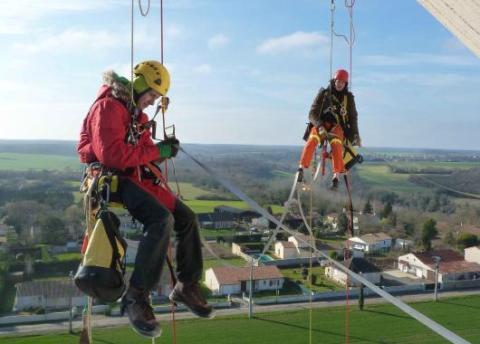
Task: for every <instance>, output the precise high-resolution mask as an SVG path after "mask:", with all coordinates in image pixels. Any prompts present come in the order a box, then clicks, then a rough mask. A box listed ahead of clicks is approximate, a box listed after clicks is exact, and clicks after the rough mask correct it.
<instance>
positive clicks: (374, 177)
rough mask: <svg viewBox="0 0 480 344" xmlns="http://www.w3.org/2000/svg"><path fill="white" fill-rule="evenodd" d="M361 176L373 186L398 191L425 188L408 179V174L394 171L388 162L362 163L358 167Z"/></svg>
mask: <svg viewBox="0 0 480 344" xmlns="http://www.w3.org/2000/svg"><path fill="white" fill-rule="evenodd" d="M357 171H358V175H359V176H360V178H361V179H362V180H363V181H365V182H366V183H367V184H369V185H370V186H371V187H373V188H378V189H388V190H390V191H396V192H412V191H415V190H421V189H424V188H422V187H420V186H418V185H416V184H414V183H412V182H410V181H409V180H408V177H409V175H408V174H399V173H392V172H391V171H390V168H389V167H388V165H386V164H376V163H371V164H362V165H359V166H358V168H357Z"/></svg>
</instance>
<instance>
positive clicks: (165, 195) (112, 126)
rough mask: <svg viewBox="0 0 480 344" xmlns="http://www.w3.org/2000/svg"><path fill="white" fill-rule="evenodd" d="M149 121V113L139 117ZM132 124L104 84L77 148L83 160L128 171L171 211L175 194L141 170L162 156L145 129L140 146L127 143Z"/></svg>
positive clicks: (141, 121) (121, 105) (132, 177)
mask: <svg viewBox="0 0 480 344" xmlns="http://www.w3.org/2000/svg"><path fill="white" fill-rule="evenodd" d="M147 121H148V117H147V115H146V114H144V113H142V114H141V115H140V116H139V119H138V122H139V123H140V124H141V123H145V122H147ZM130 122H131V115H130V113H129V111H128V109H127V107H126V106H125V105H124V104H123V103H122V102H121V101H119V100H118V99H116V98H114V97H113V96H112V92H111V87H109V86H106V85H103V86H102V87H101V88H100V90H99V92H98V94H97V99H96V100H95V103H94V104H93V105H92V107H91V108H90V111H89V112H88V114H87V116H86V117H85V119H84V121H83V125H82V129H81V132H80V142H79V143H78V146H77V151H78V154H79V155H80V161H81V162H83V163H91V162H94V161H99V162H101V163H102V164H103V165H105V166H107V167H110V168H115V169H119V170H123V171H125V170H126V169H127V168H128V169H129V170H128V171H129V172H127V176H128V178H129V179H130V180H132V181H134V182H135V183H137V184H138V185H139V186H140V187H142V188H143V189H144V190H146V191H147V192H149V193H150V194H152V195H153V196H154V197H155V198H156V199H157V200H158V201H159V202H160V203H162V204H163V205H164V206H165V207H167V208H168V209H169V210H170V211H173V210H174V209H175V201H176V197H175V195H174V194H173V193H172V192H171V191H170V190H169V189H168V188H166V187H165V186H162V185H161V184H160V185H156V184H154V181H153V180H152V179H142V178H141V175H140V173H141V172H140V168H139V167H141V166H142V165H145V164H147V163H149V162H151V161H155V160H158V159H159V158H160V153H159V151H158V149H157V147H156V146H155V144H154V142H153V141H152V138H151V133H150V131H149V130H145V131H144V132H143V133H142V134H141V136H140V138H139V140H138V142H137V144H136V145H132V144H127V143H126V138H127V135H128V129H129V126H130Z"/></svg>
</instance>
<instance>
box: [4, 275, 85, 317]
mask: <svg viewBox="0 0 480 344" xmlns="http://www.w3.org/2000/svg"><path fill="white" fill-rule="evenodd" d="M15 287H16V288H17V291H16V295H15V302H14V305H13V310H14V311H24V310H30V309H34V308H43V309H48V310H55V309H66V308H68V307H69V306H70V300H71V305H72V306H77V307H81V306H83V305H84V303H85V295H84V294H83V293H82V292H81V291H80V290H79V289H78V288H77V287H76V286H75V285H74V284H73V281H71V280H69V279H65V280H60V281H59V280H47V281H31V282H22V283H17V284H16V285H15Z"/></svg>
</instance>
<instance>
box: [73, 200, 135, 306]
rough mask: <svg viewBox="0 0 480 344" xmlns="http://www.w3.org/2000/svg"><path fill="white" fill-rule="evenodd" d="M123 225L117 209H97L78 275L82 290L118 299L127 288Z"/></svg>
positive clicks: (76, 279) (96, 295) (77, 280)
mask: <svg viewBox="0 0 480 344" xmlns="http://www.w3.org/2000/svg"><path fill="white" fill-rule="evenodd" d="M119 227H120V220H119V219H118V217H117V216H116V215H115V214H114V213H113V212H111V211H109V210H105V209H101V210H100V211H99V212H98V213H97V216H96V223H95V226H94V228H93V231H92V233H91V235H89V237H88V244H87V247H86V251H85V254H84V256H83V261H82V262H81V264H80V266H79V268H78V270H77V273H76V274H75V277H74V281H75V284H76V285H77V287H78V288H79V289H80V290H81V291H82V292H84V293H85V294H87V295H88V296H91V297H93V298H96V299H98V300H101V301H104V302H113V301H116V300H117V299H118V298H120V297H121V296H122V294H123V292H124V290H125V279H124V275H125V268H126V261H125V258H126V257H125V254H126V250H127V243H126V242H125V240H124V239H123V238H122V236H121V234H120V231H119Z"/></svg>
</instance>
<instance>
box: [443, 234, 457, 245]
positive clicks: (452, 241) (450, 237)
mask: <svg viewBox="0 0 480 344" xmlns="http://www.w3.org/2000/svg"><path fill="white" fill-rule="evenodd" d="M443 242H444V243H445V244H447V245H448V246H452V247H453V246H455V244H456V240H455V236H454V235H453V231H448V232H447V234H445V237H444V238H443Z"/></svg>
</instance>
